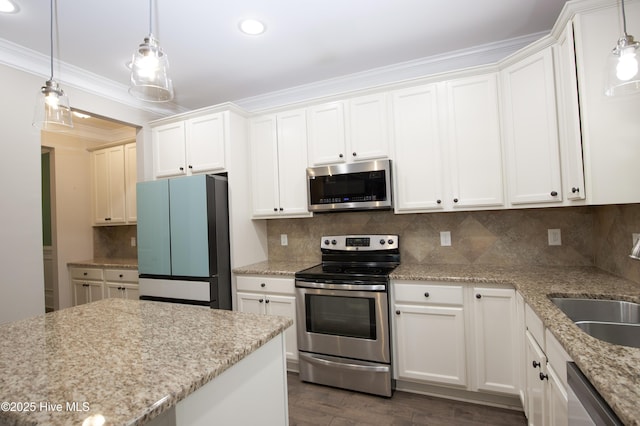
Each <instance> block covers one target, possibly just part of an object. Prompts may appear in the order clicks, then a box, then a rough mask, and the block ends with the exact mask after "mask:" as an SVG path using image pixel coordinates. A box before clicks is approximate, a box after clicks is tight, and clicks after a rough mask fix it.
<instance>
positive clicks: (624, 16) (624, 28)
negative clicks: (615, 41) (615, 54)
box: [622, 0, 627, 37]
mask: <svg viewBox="0 0 640 426" xmlns="http://www.w3.org/2000/svg"><path fill="white" fill-rule="evenodd" d="M622 30H623V31H624V35H625V37H626V36H627V17H626V15H625V13H624V0H622Z"/></svg>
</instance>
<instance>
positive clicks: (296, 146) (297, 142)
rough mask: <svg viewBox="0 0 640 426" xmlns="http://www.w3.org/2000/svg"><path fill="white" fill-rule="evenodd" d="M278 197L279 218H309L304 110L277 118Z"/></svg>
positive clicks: (289, 112)
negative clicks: (280, 216) (280, 215)
mask: <svg viewBox="0 0 640 426" xmlns="http://www.w3.org/2000/svg"><path fill="white" fill-rule="evenodd" d="M277 150H278V162H277V172H278V196H279V204H278V207H279V212H280V213H281V214H282V216H287V217H294V216H310V215H311V214H310V213H309V209H308V203H307V167H306V163H307V117H306V111H305V110H304V109H299V110H294V111H287V112H283V113H280V114H278V115H277Z"/></svg>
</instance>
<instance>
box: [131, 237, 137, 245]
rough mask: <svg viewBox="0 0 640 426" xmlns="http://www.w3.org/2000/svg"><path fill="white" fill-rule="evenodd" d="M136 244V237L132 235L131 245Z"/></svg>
mask: <svg viewBox="0 0 640 426" xmlns="http://www.w3.org/2000/svg"><path fill="white" fill-rule="evenodd" d="M135 246H136V237H131V247H135Z"/></svg>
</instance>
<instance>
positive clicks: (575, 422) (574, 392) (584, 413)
mask: <svg viewBox="0 0 640 426" xmlns="http://www.w3.org/2000/svg"><path fill="white" fill-rule="evenodd" d="M567 383H568V384H569V389H567V398H568V414H569V424H570V425H572V426H591V425H598V426H600V425H602V426H609V425H611V426H617V425H622V424H623V423H622V422H621V421H620V419H619V418H618V416H616V414H615V413H614V412H613V410H611V408H610V407H609V405H608V404H607V403H606V402H605V400H604V399H602V397H601V396H600V394H599V393H598V391H597V390H596V389H595V388H594V387H593V385H592V384H591V383H590V382H589V380H588V379H587V378H586V377H585V376H584V374H583V373H582V371H580V369H579V368H578V366H577V365H576V364H575V363H573V362H567Z"/></svg>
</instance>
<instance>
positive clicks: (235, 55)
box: [0, 0, 565, 109]
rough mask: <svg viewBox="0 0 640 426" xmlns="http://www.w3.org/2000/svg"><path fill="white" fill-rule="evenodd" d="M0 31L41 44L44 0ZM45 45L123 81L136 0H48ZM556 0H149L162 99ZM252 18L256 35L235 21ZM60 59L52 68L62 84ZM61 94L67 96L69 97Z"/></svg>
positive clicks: (545, 27) (276, 78) (33, 1)
mask: <svg viewBox="0 0 640 426" xmlns="http://www.w3.org/2000/svg"><path fill="white" fill-rule="evenodd" d="M15 1H16V3H18V5H19V7H20V12H19V13H17V14H10V15H2V14H0V39H5V40H7V41H9V42H12V43H15V44H17V45H19V46H22V47H25V48H27V49H30V50H33V51H36V52H39V53H41V54H42V55H44V56H46V57H47V58H48V56H49V2H48V1H47V0H15ZM57 3H58V4H57V20H58V26H57V31H56V32H57V38H58V43H57V48H56V52H55V53H54V56H55V57H56V59H59V60H60V61H62V62H63V63H66V64H69V65H73V66H75V67H79V68H80V69H82V70H86V71H89V72H91V73H95V74H97V75H99V76H102V77H105V78H107V79H109V80H113V81H114V82H116V83H119V84H122V85H127V84H128V81H129V72H128V69H127V68H126V67H125V63H126V62H127V61H129V60H130V59H131V55H132V53H133V51H134V49H135V48H136V47H137V45H138V44H140V43H141V42H142V39H143V38H144V37H145V36H146V35H147V34H148V32H149V11H148V8H149V2H148V1H147V0H109V1H86V0H85V1H83V0H57ZM564 3H565V0H233V1H231V0H225V1H222V0H218V1H213V0H182V1H179V0H156V1H155V2H154V4H156V6H155V9H156V10H157V13H155V14H156V18H155V19H154V31H153V32H154V34H155V35H156V37H157V38H158V39H159V41H160V45H161V46H162V47H163V49H164V51H165V53H167V54H168V56H169V60H170V64H171V76H172V78H173V83H174V87H175V94H176V97H175V100H174V102H175V103H176V104H177V105H178V106H180V107H182V108H183V109H195V108H199V107H203V106H207V105H214V104H218V103H222V102H226V101H236V100H241V99H245V98H251V97H255V96H259V95H264V94H266V93H270V92H274V91H280V90H283V89H287V88H291V87H294V86H302V85H309V84H311V83H313V82H318V81H323V80H328V79H336V78H338V79H339V78H343V77H345V76H349V75H352V76H353V75H354V74H356V75H357V73H362V72H364V71H366V70H371V69H377V68H380V67H388V66H390V65H395V64H402V63H406V62H407V61H416V60H421V59H425V58H429V57H434V56H436V55H442V54H448V53H450V52H452V51H458V50H461V49H469V48H475V47H479V46H486V45H491V44H493V43H497V42H505V41H508V40H513V39H517V38H522V37H523V36H530V35H532V34H536V35H538V36H539V34H540V33H547V32H549V30H550V29H551V27H552V26H553V24H554V22H555V20H556V18H557V17H558V15H559V13H560V10H561V9H562V7H563V6H564ZM246 17H254V18H259V19H260V20H262V21H263V22H264V23H265V24H266V26H267V31H266V32H265V33H264V34H263V35H261V36H247V35H244V34H242V33H240V32H239V30H238V23H239V21H240V20H241V19H242V18H246ZM65 70H66V68H64V67H61V68H59V69H58V70H57V71H56V72H55V73H56V75H55V77H56V79H57V80H59V81H60V82H61V84H62V85H63V88H64V82H65V79H68V78H69V76H68V75H65ZM72 103H73V100H72Z"/></svg>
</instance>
